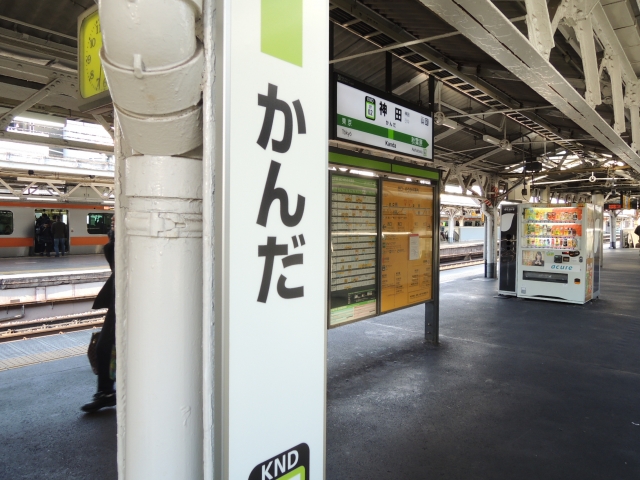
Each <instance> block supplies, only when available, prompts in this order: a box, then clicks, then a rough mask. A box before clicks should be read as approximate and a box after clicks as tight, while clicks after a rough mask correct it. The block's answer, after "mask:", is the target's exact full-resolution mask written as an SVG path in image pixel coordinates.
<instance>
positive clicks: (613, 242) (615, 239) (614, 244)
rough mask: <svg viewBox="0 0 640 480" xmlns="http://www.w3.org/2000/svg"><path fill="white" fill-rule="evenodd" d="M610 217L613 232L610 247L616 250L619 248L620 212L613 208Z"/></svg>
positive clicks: (610, 237) (610, 236)
mask: <svg viewBox="0 0 640 480" xmlns="http://www.w3.org/2000/svg"><path fill="white" fill-rule="evenodd" d="M609 218H611V234H610V235H609V248H613V249H614V250H615V249H616V248H617V244H618V235H617V229H618V214H617V212H616V211H615V210H611V211H610V212H609Z"/></svg>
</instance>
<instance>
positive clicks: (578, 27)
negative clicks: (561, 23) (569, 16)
mask: <svg viewBox="0 0 640 480" xmlns="http://www.w3.org/2000/svg"><path fill="white" fill-rule="evenodd" d="M574 29H575V31H576V37H577V39H578V42H579V43H580V52H581V54H582V69H583V70H584V77H585V84H586V87H587V90H586V92H585V100H586V101H587V103H588V104H589V106H590V107H591V108H595V107H596V106H597V105H600V104H601V103H602V97H601V95H600V72H599V70H598V59H597V57H596V42H595V40H594V38H593V26H592V25H591V17H590V16H584V17H582V18H579V19H577V20H576V22H575V26H574Z"/></svg>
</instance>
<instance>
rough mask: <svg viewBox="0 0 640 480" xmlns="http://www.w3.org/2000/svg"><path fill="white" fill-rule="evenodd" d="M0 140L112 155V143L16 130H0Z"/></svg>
mask: <svg viewBox="0 0 640 480" xmlns="http://www.w3.org/2000/svg"><path fill="white" fill-rule="evenodd" d="M0 140H7V141H9V142H16V143H26V144H29V145H42V146H45V147H52V148H71V149H73V150H82V151H84V152H98V153H106V154H107V155H113V146H112V145H102V144H99V143H87V142H77V141H75V140H65V139H63V138H53V137H41V136H38V135H27V134H24V133H17V132H1V131H0Z"/></svg>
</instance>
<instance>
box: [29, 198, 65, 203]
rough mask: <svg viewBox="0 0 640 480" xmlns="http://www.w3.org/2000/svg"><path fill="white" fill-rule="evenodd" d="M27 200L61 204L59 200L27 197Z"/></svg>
mask: <svg viewBox="0 0 640 480" xmlns="http://www.w3.org/2000/svg"><path fill="white" fill-rule="evenodd" d="M27 200H36V201H38V202H59V201H60V199H59V198H48V197H27Z"/></svg>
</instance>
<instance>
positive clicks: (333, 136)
mask: <svg viewBox="0 0 640 480" xmlns="http://www.w3.org/2000/svg"><path fill="white" fill-rule="evenodd" d="M338 83H342V84H344V85H348V86H350V87H353V88H355V89H357V90H360V91H362V92H364V93H368V94H370V95H374V96H376V97H379V98H381V99H383V100H386V101H388V102H391V103H395V104H397V105H400V106H401V107H403V108H406V109H407V110H410V111H412V112H416V113H419V114H420V115H424V116H426V117H429V118H430V119H431V138H428V139H427V141H429V142H430V146H431V156H430V157H421V156H419V155H413V154H411V153H407V152H401V151H398V150H394V149H391V148H384V147H380V146H378V145H371V144H367V143H362V142H356V141H354V140H346V139H344V138H340V137H338V119H337V112H338V105H337V104H338ZM329 88H330V91H329V98H330V102H329V139H330V140H339V141H341V142H347V143H351V144H353V145H361V146H363V147H370V148H376V149H379V150H383V151H385V152H392V153H395V154H397V155H402V156H406V157H412V158H418V159H420V160H429V161H433V155H434V144H433V137H434V128H433V127H434V125H433V111H431V110H429V109H426V108H422V107H420V106H418V105H416V104H413V103H411V102H407V101H406V100H404V99H402V98H400V97H397V96H395V95H392V94H390V93H386V92H383V91H381V90H377V89H375V88H373V87H371V86H369V85H366V84H364V83H362V82H359V81H358V80H354V79H352V78H350V77H347V76H345V75H343V74H341V73H337V72H336V73H334V74H333V76H332V78H331V81H330V86H329Z"/></svg>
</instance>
